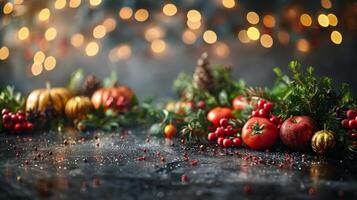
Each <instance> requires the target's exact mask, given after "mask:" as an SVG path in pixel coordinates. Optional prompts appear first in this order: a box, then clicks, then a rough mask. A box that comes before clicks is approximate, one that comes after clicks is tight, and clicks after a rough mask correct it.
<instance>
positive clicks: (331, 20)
mask: <svg viewBox="0 0 357 200" xmlns="http://www.w3.org/2000/svg"><path fill="white" fill-rule="evenodd" d="M327 17H328V20H329V24H330V26H337V24H338V19H337V17H336V15H335V14H333V13H330V14H328V15H327Z"/></svg>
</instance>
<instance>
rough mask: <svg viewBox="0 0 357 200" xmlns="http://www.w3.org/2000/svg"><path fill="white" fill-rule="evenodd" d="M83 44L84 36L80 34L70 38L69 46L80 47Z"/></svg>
mask: <svg viewBox="0 0 357 200" xmlns="http://www.w3.org/2000/svg"><path fill="white" fill-rule="evenodd" d="M83 42H84V36H83V35H82V34H80V33H76V34H74V35H73V36H72V37H71V44H72V45H73V46H74V47H80V46H82V44H83Z"/></svg>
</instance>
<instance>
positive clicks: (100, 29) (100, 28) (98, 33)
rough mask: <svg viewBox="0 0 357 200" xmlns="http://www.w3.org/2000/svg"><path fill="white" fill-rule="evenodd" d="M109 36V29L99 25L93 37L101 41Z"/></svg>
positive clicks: (95, 28)
mask: <svg viewBox="0 0 357 200" xmlns="http://www.w3.org/2000/svg"><path fill="white" fill-rule="evenodd" d="M106 34H107V29H106V28H105V26H104V25H98V26H96V27H94V29H93V37H94V38H96V39H101V38H103V37H104V36H105V35H106Z"/></svg>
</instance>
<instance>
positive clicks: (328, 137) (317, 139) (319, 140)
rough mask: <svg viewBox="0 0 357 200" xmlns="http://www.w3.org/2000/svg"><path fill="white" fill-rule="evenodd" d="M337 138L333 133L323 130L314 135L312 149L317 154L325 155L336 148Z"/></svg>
mask: <svg viewBox="0 0 357 200" xmlns="http://www.w3.org/2000/svg"><path fill="white" fill-rule="evenodd" d="M335 143H336V141H335V136H334V133H333V132H332V131H327V130H322V131H318V132H316V133H315V134H314V136H313V137H312V140H311V147H312V150H314V152H315V153H317V154H320V155H322V154H325V153H327V152H328V151H329V150H331V149H332V148H333V147H334V146H335Z"/></svg>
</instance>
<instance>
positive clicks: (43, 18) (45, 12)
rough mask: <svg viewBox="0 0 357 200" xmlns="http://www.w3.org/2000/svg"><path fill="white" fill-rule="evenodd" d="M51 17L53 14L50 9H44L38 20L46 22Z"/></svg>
mask: <svg viewBox="0 0 357 200" xmlns="http://www.w3.org/2000/svg"><path fill="white" fill-rule="evenodd" d="M50 16H51V12H50V10H49V9H48V8H44V9H42V10H41V11H40V12H39V13H38V19H39V20H40V21H46V20H48V19H49V18H50Z"/></svg>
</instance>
